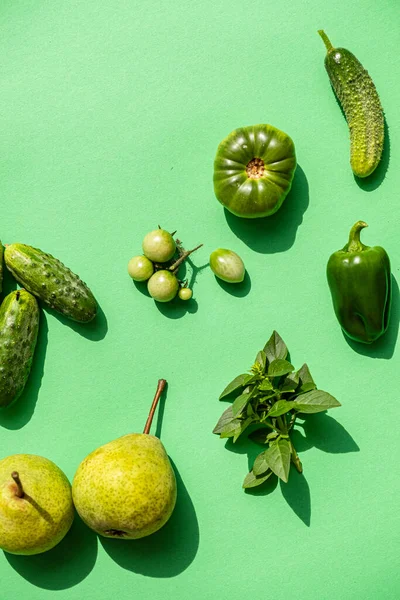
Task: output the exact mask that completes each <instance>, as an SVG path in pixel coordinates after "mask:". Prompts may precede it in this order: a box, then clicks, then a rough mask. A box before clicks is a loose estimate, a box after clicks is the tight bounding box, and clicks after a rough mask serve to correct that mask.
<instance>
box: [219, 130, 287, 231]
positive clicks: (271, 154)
mask: <svg viewBox="0 0 400 600" xmlns="http://www.w3.org/2000/svg"><path fill="white" fill-rule="evenodd" d="M295 169H296V154H295V149H294V144H293V141H292V139H291V138H290V137H289V136H288V135H287V134H286V133H283V131H280V130H279V129H277V128H276V127H273V126H272V125H264V124H261V125H252V126H250V127H241V128H240V129H235V130H234V131H232V133H230V134H229V135H228V136H227V137H226V138H225V139H224V140H222V142H221V143H220V145H219V146H218V150H217V154H216V157H215V161H214V191H215V195H216V197H217V199H218V200H219V201H220V202H221V204H223V205H224V206H225V207H226V208H227V209H228V210H229V211H230V212H231V213H233V214H234V215H236V216H238V217H245V218H248V219H255V218H257V217H268V216H269V215H272V214H274V213H275V212H276V211H277V210H278V209H279V208H280V206H281V205H282V202H283V201H284V199H285V197H286V196H287V194H288V192H289V190H290V187H291V185H292V180H293V175H294V172H295Z"/></svg>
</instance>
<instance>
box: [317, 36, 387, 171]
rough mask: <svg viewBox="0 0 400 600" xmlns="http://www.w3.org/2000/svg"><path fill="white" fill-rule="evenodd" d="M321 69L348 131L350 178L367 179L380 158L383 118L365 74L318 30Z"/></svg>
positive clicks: (370, 80) (356, 62)
mask: <svg viewBox="0 0 400 600" xmlns="http://www.w3.org/2000/svg"><path fill="white" fill-rule="evenodd" d="M318 33H319V35H320V36H321V38H322V39H323V41H324V44H325V47H326V50H327V54H326V57H325V68H326V70H327V72H328V75H329V79H330V81H331V84H332V87H333V89H334V91H335V94H336V96H337V98H338V100H339V102H340V104H341V105H342V108H343V112H344V114H345V117H346V120H347V123H348V126H349V129H350V164H351V168H352V170H353V173H354V175H356V176H357V177H368V175H371V173H372V172H373V171H374V170H375V169H376V167H377V166H378V164H379V161H380V159H381V156H382V150H383V139H384V130H385V123H384V116H383V110H382V106H381V102H380V100H379V96H378V92H377V91H376V87H375V85H374V82H373V81H372V79H371V77H370V75H369V74H368V71H366V70H365V69H364V67H363V66H362V64H361V63H360V61H359V60H357V58H356V57H355V56H354V54H352V53H351V52H350V51H349V50H346V48H334V47H333V46H332V44H331V42H330V40H329V38H328V36H327V35H326V33H325V32H324V31H322V30H320V31H318Z"/></svg>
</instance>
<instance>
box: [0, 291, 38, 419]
mask: <svg viewBox="0 0 400 600" xmlns="http://www.w3.org/2000/svg"><path fill="white" fill-rule="evenodd" d="M38 330H39V307H38V303H37V301H36V298H35V297H34V296H32V295H31V294H30V293H29V292H27V291H26V290H16V291H15V292H11V294H8V296H6V297H5V298H4V300H3V303H2V305H1V306H0V408H5V407H6V406H9V405H10V404H12V403H13V402H15V400H17V398H19V396H20V395H21V394H22V390H23V389H24V387H25V384H26V382H27V379H28V376H29V373H30V370H31V365H32V359H33V354H34V352H35V347H36V340H37V335H38Z"/></svg>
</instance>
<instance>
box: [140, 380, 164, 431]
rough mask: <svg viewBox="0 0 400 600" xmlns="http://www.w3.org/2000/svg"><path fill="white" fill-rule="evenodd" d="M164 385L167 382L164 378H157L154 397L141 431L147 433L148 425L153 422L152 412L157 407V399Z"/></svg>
mask: <svg viewBox="0 0 400 600" xmlns="http://www.w3.org/2000/svg"><path fill="white" fill-rule="evenodd" d="M166 385H167V382H166V380H165V379H159V380H158V384H157V390H156V394H155V396H154V399H153V402H152V405H151V408H150V412H149V416H148V417H147V421H146V425H145V426H144V429H143V433H146V434H148V433H149V432H150V427H151V424H152V422H153V417H154V413H155V411H156V408H157V404H158V401H159V399H160V396H161V394H162V393H163V391H164V388H165V386H166Z"/></svg>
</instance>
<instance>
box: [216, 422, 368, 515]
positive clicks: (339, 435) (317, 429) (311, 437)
mask: <svg viewBox="0 0 400 600" xmlns="http://www.w3.org/2000/svg"><path fill="white" fill-rule="evenodd" d="M296 426H298V427H301V428H302V429H303V432H304V435H303V434H302V433H301V432H300V431H299V430H298V429H293V430H292V432H291V434H290V435H291V439H292V441H293V445H294V447H295V448H296V450H297V452H298V453H299V454H300V453H301V452H304V451H306V450H309V449H310V448H318V449H319V450H322V451H323V452H330V453H333V454H342V453H347V452H359V451H360V448H359V447H358V445H357V444H356V442H355V441H354V440H353V438H352V437H351V435H350V434H349V433H348V431H346V429H345V428H344V427H343V425H341V424H340V423H338V422H337V421H336V420H335V419H333V418H332V417H331V416H329V415H328V414H327V413H326V412H323V413H318V414H314V415H304V420H303V422H302V423H300V422H297V424H296ZM257 428H258V426H252V427H251V428H250V427H249V435H250V434H251V433H252V432H254V431H255V430H256V429H257ZM268 431H269V430H268V429H267V428H266V429H265V433H266V434H267V433H268ZM225 448H226V449H227V450H229V451H230V452H235V453H237V454H247V460H248V470H249V471H250V470H251V468H252V466H253V464H254V461H255V459H256V457H257V456H258V455H259V454H260V452H262V451H263V450H266V449H267V446H265V445H264V444H260V443H258V442H256V441H253V440H251V439H249V438H248V437H243V438H239V439H238V440H237V442H236V443H235V444H234V443H233V442H232V439H231V438H228V439H227V441H226V444H225ZM277 482H278V479H277V477H276V476H275V475H272V477H270V478H269V479H267V481H266V482H264V483H262V484H261V485H260V486H258V487H255V488H250V489H247V490H245V491H246V493H248V494H251V495H253V496H267V495H269V494H270V493H271V492H273V491H274V490H275V488H276V486H277ZM280 487H281V491H282V495H283V497H284V498H285V500H286V502H287V503H288V505H289V506H290V508H291V509H292V510H293V512H294V513H295V514H296V515H297V516H298V517H299V519H301V521H303V523H304V524H305V525H307V527H310V524H311V493H310V488H309V485H308V483H307V480H306V478H305V477H304V474H300V473H298V472H297V471H296V469H295V468H294V466H293V465H291V469H290V476H289V481H288V482H287V483H284V482H283V481H280Z"/></svg>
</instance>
